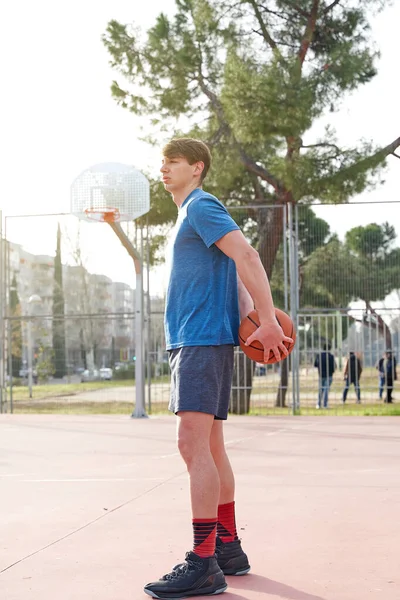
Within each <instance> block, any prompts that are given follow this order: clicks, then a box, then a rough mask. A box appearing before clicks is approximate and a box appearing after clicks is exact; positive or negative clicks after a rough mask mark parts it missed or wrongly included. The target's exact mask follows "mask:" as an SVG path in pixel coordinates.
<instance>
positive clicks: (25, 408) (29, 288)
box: [0, 203, 400, 414]
mask: <svg viewBox="0 0 400 600" xmlns="http://www.w3.org/2000/svg"><path fill="white" fill-rule="evenodd" d="M398 209H399V203H398V204H395V203H382V204H379V206H378V205H376V204H375V205H338V206H327V205H317V206H312V207H308V206H304V207H303V206H299V207H295V208H291V207H289V208H288V209H285V208H283V207H282V206H279V207H272V206H261V207H260V206H252V207H237V206H230V207H229V210H230V211H231V213H232V216H233V217H234V218H235V220H236V221H237V222H238V224H239V225H240V226H241V227H242V229H243V231H244V232H245V235H246V236H247V237H248V239H249V241H250V242H251V243H252V244H253V245H254V246H255V247H258V249H259V252H260V255H261V256H262V258H263V262H264V264H266V266H267V270H270V275H271V287H272V290H273V296H274V300H275V303H276V305H277V306H279V307H280V308H282V309H283V310H285V311H286V312H289V313H290V314H291V315H292V318H293V319H294V321H295V323H296V327H297V334H298V337H297V344H296V348H295V351H294V352H293V353H292V355H291V357H290V359H289V360H286V361H283V362H282V363H280V364H278V365H262V364H256V363H252V362H251V361H249V360H247V359H246V358H245V356H244V355H243V353H242V352H241V351H240V350H239V349H237V351H236V354H235V361H236V362H235V372H234V378H233V387H232V398H231V407H230V408H231V412H233V413H249V412H250V413H252V414H271V413H272V414H282V413H285V414H288V413H293V412H297V411H301V413H302V414H304V413H310V414H315V412H316V411H317V410H320V412H323V409H317V405H318V404H321V403H320V402H319V400H320V398H321V386H322V383H321V369H320V372H319V371H318V368H317V367H316V366H315V364H316V360H317V362H318V360H321V356H322V353H323V352H324V347H330V352H331V354H332V355H333V358H334V364H335V371H334V373H333V375H332V382H331V384H330V387H329V396H328V407H329V412H330V413H335V414H347V413H348V412H349V411H350V409H351V408H354V410H355V411H356V410H359V405H356V400H357V397H356V394H355V390H354V389H353V388H352V387H351V388H350V390H349V391H348V395H347V398H346V404H343V391H344V389H345V387H346V386H345V379H344V372H345V367H346V362H347V360H348V358H349V354H350V352H353V353H355V354H356V356H357V358H358V360H359V361H360V364H361V366H362V373H361V375H360V380H359V383H360V389H361V397H360V398H361V408H362V410H363V411H364V412H368V410H370V411H371V413H374V412H379V410H381V411H382V412H384V408H385V406H384V400H385V397H386V394H387V391H386V389H385V387H384V386H383V387H384V389H382V380H381V374H380V372H379V368H377V367H378V366H379V360H380V359H382V358H384V354H385V352H386V351H387V350H392V353H393V357H394V358H395V359H396V360H397V362H398V361H399V358H400V357H399V351H400V341H399V328H400V243H399V238H398V232H397V231H396V227H395V225H393V223H395V219H394V218H393V216H394V215H395V214H396V211H398ZM59 221H60V219H59V218H58V222H59ZM52 222H53V223H54V232H55V230H56V223H55V221H54V220H53V221H52ZM67 222H68V223H69V222H70V221H69V217H66V221H65V222H62V223H61V230H63V231H66V223H67ZM9 229H10V227H9ZM99 230H100V231H99ZM102 230H104V228H102V227H94V228H93V227H92V228H91V229H90V226H89V229H84V230H82V231H83V232H84V233H85V236H86V237H85V238H84V239H82V235H83V234H82V232H81V240H80V242H79V236H78V239H76V238H75V242H74V243H75V258H78V260H75V262H73V261H72V262H71V261H70V264H64V266H63V279H62V281H63V283H62V288H63V302H64V304H63V307H62V311H61V313H60V306H58V309H59V310H58V313H57V314H55V312H54V302H55V283H54V282H55V262H54V256H52V255H51V253H50V252H49V254H43V255H33V254H32V253H29V252H27V251H26V250H25V249H24V248H23V245H21V244H17V243H15V242H6V241H5V240H4V235H3V237H2V238H1V239H2V243H1V244H0V259H1V260H0V263H1V270H0V282H1V289H0V292H1V315H0V318H1V320H0V331H1V355H0V377H1V386H0V390H1V395H0V410H1V411H2V412H11V411H13V412H71V413H79V412H84V413H91V412H92V413H96V412H101V413H112V412H118V413H128V414H129V413H130V412H132V410H133V407H134V402H135V356H136V348H135V313H134V306H135V303H134V295H135V290H134V289H133V285H130V284H128V283H122V282H115V281H114V280H113V279H112V277H111V276H110V273H108V274H105V273H103V274H102V273H99V274H93V273H91V272H90V269H89V267H90V265H85V264H84V261H83V260H81V259H82V256H83V253H81V254H79V252H80V248H81V249H82V248H88V247H90V246H91V247H93V248H94V247H96V248H97V245H96V244H97V243H98V242H99V240H98V238H97V237H96V236H99V235H100V238H101V234H102ZM94 233H95V235H94ZM157 234H158V232H157V231H156V232H155V235H157ZM11 235H12V231H11V232H10V233H9V236H8V237H9V238H10V239H11ZM134 236H136V238H135V240H134V241H135V243H136V244H138V245H139V247H140V246H141V251H142V255H144V256H146V252H147V251H146V239H145V238H144V235H143V230H142V231H140V230H139V231H135V233H134ZM0 237H1V236H0ZM65 237H68V235H65ZM69 237H70V238H71V237H72V236H71V235H70V236H69ZM54 238H55V235H54ZM107 239H108V238H107ZM95 240H96V242H95ZM110 240H111V237H110ZM110 240H108V241H110ZM110 243H111V242H110ZM79 244H80V246H79ZM53 246H54V244H53ZM110 249H111V246H109V247H108V251H109V252H110V251H111V250H110ZM118 251H120V253H121V257H124V259H125V256H124V252H123V250H122V249H120V248H119V247H118ZM161 253H162V250H161ZM53 255H54V252H53ZM121 260H123V259H122V258H121ZM126 267H127V268H130V269H132V265H131V263H130V262H129V261H127V262H126ZM132 271H133V269H132ZM158 274H159V277H160V279H162V277H163V275H162V269H161V268H160V267H159V270H158ZM147 289H149V286H148V285H147ZM150 291H151V287H150ZM35 295H38V296H40V303H39V304H35V303H32V302H30V300H32V297H34V296H35ZM144 307H145V318H144V344H145V376H146V385H145V401H146V409H147V412H149V413H150V414H157V413H160V412H166V411H167V409H168V401H169V367H168V357H167V353H166V352H165V340H164V331H163V309H164V305H163V299H162V297H156V296H152V295H151V296H149V294H148V293H145V299H144ZM318 357H319V359H318ZM396 385H397V384H396V382H395V383H394V394H393V395H394V397H396ZM399 385H400V384H399ZM322 387H323V386H322ZM322 395H323V394H322ZM322 406H323V402H322ZM324 414H325V413H324Z"/></svg>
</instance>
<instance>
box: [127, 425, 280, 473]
mask: <svg viewBox="0 0 400 600" xmlns="http://www.w3.org/2000/svg"><path fill="white" fill-rule="evenodd" d="M283 431H288V429H286V428H285V429H277V430H276V431H269V432H268V433H258V434H256V435H251V436H248V437H244V438H238V439H236V440H229V441H227V442H225V446H230V445H231V444H238V443H240V442H246V441H247V440H254V439H255V438H258V437H269V436H271V435H276V434H278V433H282V432H283ZM174 456H180V454H179V452H172V453H171V454H161V455H160V456H152V459H153V460H158V459H160V458H161V459H165V458H173V457H174ZM136 464H137V461H135V462H131V463H126V464H124V465H119V467H118V468H120V469H122V468H124V467H132V466H133V465H136Z"/></svg>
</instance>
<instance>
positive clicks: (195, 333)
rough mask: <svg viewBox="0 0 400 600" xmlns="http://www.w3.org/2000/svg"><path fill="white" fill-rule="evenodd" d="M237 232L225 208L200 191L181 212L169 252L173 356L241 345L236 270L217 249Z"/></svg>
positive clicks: (168, 323)
mask: <svg viewBox="0 0 400 600" xmlns="http://www.w3.org/2000/svg"><path fill="white" fill-rule="evenodd" d="M236 229H239V227H238V226H237V225H236V223H235V221H234V220H233V219H232V217H231V216H230V215H229V213H228V211H227V210H226V208H225V207H224V205H223V204H221V202H220V201H219V200H217V198H215V196H212V195H211V194H208V193H206V192H204V191H203V190H201V189H199V188H198V189H196V190H194V191H193V192H192V193H191V194H190V195H189V196H188V197H187V198H186V199H185V201H184V202H183V204H182V206H181V207H180V208H179V213H178V219H177V221H176V224H175V227H174V231H173V234H172V238H171V240H170V243H169V244H168V249H167V266H168V269H169V281H168V288H167V298H166V307H165V319H164V325H165V339H166V346H167V350H172V349H174V348H181V347H183V346H221V345H223V344H234V345H236V346H237V345H238V344H239V339H238V329H239V302H238V291H237V276H236V265H235V263H234V261H233V260H232V259H230V258H229V257H228V256H226V254H224V253H223V252H221V250H219V248H217V246H216V245H215V242H217V241H218V240H219V239H221V238H222V237H223V236H224V235H226V234H227V233H229V232H230V231H234V230H236Z"/></svg>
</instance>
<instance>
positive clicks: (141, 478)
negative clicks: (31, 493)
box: [21, 477, 163, 483]
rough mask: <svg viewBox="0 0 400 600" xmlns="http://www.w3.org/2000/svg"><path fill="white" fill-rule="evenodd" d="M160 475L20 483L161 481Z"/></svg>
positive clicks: (42, 480)
mask: <svg viewBox="0 0 400 600" xmlns="http://www.w3.org/2000/svg"><path fill="white" fill-rule="evenodd" d="M162 480H163V478H161V477H135V478H124V479H122V478H121V479H94V478H93V479H91V478H87V479H21V482H22V483H98V482H105V483H114V482H124V481H162Z"/></svg>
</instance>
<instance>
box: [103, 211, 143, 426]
mask: <svg viewBox="0 0 400 600" xmlns="http://www.w3.org/2000/svg"><path fill="white" fill-rule="evenodd" d="M108 225H109V226H110V227H111V229H112V230H113V231H114V233H115V234H116V236H117V237H118V239H119V240H120V242H121V244H122V245H123V246H124V248H125V250H127V252H128V254H129V256H131V257H132V259H133V262H134V263H135V272H136V290H135V334H136V336H135V337H136V340H135V345H136V362H135V381H136V386H135V387H136V402H135V408H134V411H133V413H132V415H131V416H132V417H133V418H143V417H147V414H146V409H145V402H144V344H143V269H142V259H141V256H140V254H139V253H138V251H137V250H136V249H135V248H134V246H133V244H132V242H131V241H130V239H129V238H128V236H127V235H126V233H125V231H124V230H123V229H122V227H121V225H120V223H110V222H109V223H108Z"/></svg>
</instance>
